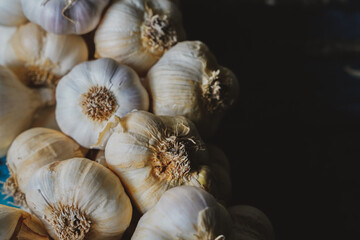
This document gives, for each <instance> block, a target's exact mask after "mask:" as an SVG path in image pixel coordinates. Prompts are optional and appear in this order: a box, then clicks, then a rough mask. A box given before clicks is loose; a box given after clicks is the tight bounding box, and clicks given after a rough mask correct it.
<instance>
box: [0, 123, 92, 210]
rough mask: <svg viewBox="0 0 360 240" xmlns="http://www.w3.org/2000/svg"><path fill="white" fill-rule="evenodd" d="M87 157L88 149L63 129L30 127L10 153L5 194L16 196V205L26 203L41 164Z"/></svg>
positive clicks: (14, 143) (17, 140) (13, 143)
mask: <svg viewBox="0 0 360 240" xmlns="http://www.w3.org/2000/svg"><path fill="white" fill-rule="evenodd" d="M84 156H85V149H82V148H81V147H80V145H79V144H77V143H76V142H75V141H74V140H73V139H71V138H69V137H68V136H66V135H65V134H63V133H62V132H60V131H56V130H53V129H48V128H31V129H28V130H26V131H24V132H22V133H21V134H20V135H19V136H17V137H16V138H15V140H14V141H13V142H12V144H11V146H10V148H9V151H8V154H7V156H6V163H7V166H8V168H9V171H10V177H9V178H8V179H7V180H6V182H5V184H4V190H5V193H6V194H9V195H11V196H13V197H14V200H15V203H16V204H18V205H20V206H26V203H25V195H24V192H25V190H26V185H27V183H28V182H29V179H30V177H31V176H32V175H34V173H35V172H36V171H37V170H38V169H39V168H40V167H42V166H44V165H46V164H48V163H52V162H55V161H59V160H66V159H69V158H74V157H84Z"/></svg>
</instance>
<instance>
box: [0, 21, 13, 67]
mask: <svg viewBox="0 0 360 240" xmlns="http://www.w3.org/2000/svg"><path fill="white" fill-rule="evenodd" d="M15 31H16V27H4V26H0V32H1V34H0V65H5V63H6V59H7V49H8V42H9V40H10V38H11V37H12V35H13V34H14V33H15Z"/></svg>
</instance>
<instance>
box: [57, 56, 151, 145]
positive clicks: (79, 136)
mask: <svg viewBox="0 0 360 240" xmlns="http://www.w3.org/2000/svg"><path fill="white" fill-rule="evenodd" d="M148 107H149V97H148V94H147V92H146V90H145V88H144V87H143V86H142V84H141V82H140V79H139V76H138V75H137V74H136V72H135V71H134V70H132V69H131V68H129V67H127V66H125V65H121V64H119V63H117V62H116V61H115V60H113V59H110V58H101V59H97V60H92V61H87V62H84V63H81V64H79V65H77V66H75V67H74V68H73V69H72V70H71V72H70V73H69V74H67V75H65V76H64V77H63V78H62V79H61V80H60V81H59V84H58V86H57V88H56V112H55V117H56V121H57V123H58V125H59V127H60V129H61V130H62V131H63V132H64V133H65V134H67V135H69V136H71V137H72V138H74V139H75V140H76V141H77V142H78V143H79V144H81V145H82V146H84V147H86V148H98V149H103V148H104V145H102V144H100V145H96V144H97V143H98V142H99V141H100V139H101V142H102V143H103V144H105V143H106V138H107V136H108V135H106V133H107V132H108V131H111V125H112V124H113V123H115V122H116V121H115V120H116V119H115V118H116V116H117V117H122V116H124V115H125V114H126V113H128V112H130V111H132V110H134V109H141V110H147V109H148ZM95 145H96V146H95Z"/></svg>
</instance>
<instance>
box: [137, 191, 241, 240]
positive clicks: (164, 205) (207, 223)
mask: <svg viewBox="0 0 360 240" xmlns="http://www.w3.org/2000/svg"><path fill="white" fill-rule="evenodd" d="M231 228H232V221H231V217H230V215H229V213H228V212H227V210H226V209H225V208H224V207H223V206H222V205H220V204H219V203H217V201H216V200H215V198H214V197H213V196H212V195H211V194H209V193H208V192H206V191H204V190H202V189H201V188H198V187H192V186H180V187H175V188H172V189H170V190H168V191H166V192H165V193H164V194H163V195H162V197H161V198H160V200H159V202H158V203H157V204H156V205H155V206H154V207H153V208H152V209H150V210H149V211H148V212H146V213H145V214H144V215H143V216H142V217H141V218H140V221H139V223H138V225H137V226H136V229H135V232H134V234H133V236H132V238H131V239H132V240H144V239H146V240H178V239H182V240H194V239H198V240H200V239H201V240H202V239H209V240H225V239H230V234H231ZM238 240H239V239H238Z"/></svg>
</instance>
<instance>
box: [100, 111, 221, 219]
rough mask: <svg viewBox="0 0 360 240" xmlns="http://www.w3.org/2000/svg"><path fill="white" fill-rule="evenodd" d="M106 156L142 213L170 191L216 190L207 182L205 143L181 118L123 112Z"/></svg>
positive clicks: (210, 172)
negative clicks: (183, 187) (187, 188)
mask: <svg viewBox="0 0 360 240" xmlns="http://www.w3.org/2000/svg"><path fill="white" fill-rule="evenodd" d="M105 158H106V162H107V165H108V167H109V168H110V169H112V170H113V171H114V172H115V173H116V174H117V175H118V176H119V177H120V179H121V180H122V182H123V184H124V186H125V187H126V189H127V192H128V193H129V195H130V197H131V198H132V199H133V201H134V203H135V204H136V205H137V207H138V208H139V210H140V211H141V212H143V213H144V212H146V211H147V210H149V209H150V208H152V207H153V206H154V205H155V204H156V202H157V201H158V200H159V198H160V197H161V195H162V194H163V193H164V192H165V191H166V190H168V189H170V188H173V187H176V186H179V185H192V186H198V187H203V188H204V189H206V190H208V191H210V192H211V191H213V188H215V187H217V186H215V185H216V184H215V183H213V182H212V184H209V181H210V180H211V179H213V178H214V175H213V173H214V172H215V170H214V169H212V167H211V165H210V163H211V162H210V159H209V155H208V152H207V149H206V145H205V144H204V142H203V141H202V140H201V138H200V136H199V134H198V132H197V130H196V128H195V126H194V124H193V123H192V122H190V121H189V120H187V119H186V118H184V117H182V116H178V117H169V116H155V115H154V114H152V113H149V112H145V111H134V112H131V113H128V114H127V115H125V116H124V117H123V118H121V119H120V125H118V127H117V128H115V130H114V132H113V133H112V134H111V136H110V138H109V140H108V142H107V144H106V147H105ZM219 187H221V186H219Z"/></svg>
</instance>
